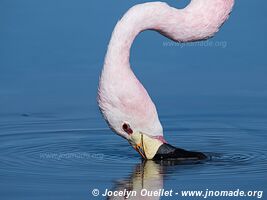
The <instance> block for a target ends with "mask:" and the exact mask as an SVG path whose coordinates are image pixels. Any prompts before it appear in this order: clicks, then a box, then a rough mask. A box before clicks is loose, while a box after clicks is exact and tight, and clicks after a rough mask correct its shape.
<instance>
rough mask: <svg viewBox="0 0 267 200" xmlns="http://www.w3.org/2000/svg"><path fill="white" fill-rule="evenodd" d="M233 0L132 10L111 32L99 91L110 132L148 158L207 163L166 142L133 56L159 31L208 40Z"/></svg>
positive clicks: (178, 38)
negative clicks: (137, 45) (140, 40)
mask: <svg viewBox="0 0 267 200" xmlns="http://www.w3.org/2000/svg"><path fill="white" fill-rule="evenodd" d="M233 5H234V0H191V2H190V4H189V5H188V6H187V7H185V8H184V9H176V8H173V7H171V6H169V5H168V4H167V3H164V2H149V3H143V4H138V5H135V6H133V7H132V8H130V9H129V10H128V11H127V12H126V13H125V14H124V16H123V17H122V18H121V20H119V21H118V23H117V24H116V26H115V29H114V31H113V33H112V36H111V39H110V42H109V45H108V49H107V53H106V56H105V61H104V66H103V69H102V72H101V76H100V79H99V86H98V97H97V101H98V105H99V108H100V111H101V113H102V115H103V117H104V119H105V120H106V122H107V123H108V125H109V127H110V128H111V129H112V130H113V131H114V132H115V133H117V134H118V135H119V136H121V137H123V138H125V139H126V140H127V141H128V142H129V143H130V145H132V147H133V148H134V149H135V150H136V151H137V152H138V153H139V154H140V155H141V156H142V158H143V159H148V160H149V159H154V160H158V159H181V160H183V159H198V160H200V159H205V158H207V156H206V155H205V154H204V153H201V152H193V151H187V150H184V149H180V148H176V147H174V146H172V145H170V144H169V143H168V142H166V141H165V139H164V137H163V128H162V125H161V123H160V120H159V117H158V114H157V109H156V106H155V104H154V103H153V101H152V100H151V98H150V96H149V94H148V92H147V91H146V89H145V88H144V86H143V85H142V84H141V83H140V81H139V80H138V79H137V77H136V76H135V74H134V72H133V71H132V69H131V66H130V62H129V56H130V48H131V45H132V43H133V41H134V39H135V38H136V36H137V35H138V34H139V33H140V32H142V31H145V30H155V31H157V32H159V33H161V34H162V35H164V36H166V37H167V38H169V39H171V40H173V41H176V42H193V41H199V40H206V39H208V38H210V37H212V36H214V34H215V33H216V32H218V30H219V28H220V27H221V25H222V24H223V23H224V22H225V21H226V20H227V19H228V17H229V15H230V13H231V11H232V7H233Z"/></svg>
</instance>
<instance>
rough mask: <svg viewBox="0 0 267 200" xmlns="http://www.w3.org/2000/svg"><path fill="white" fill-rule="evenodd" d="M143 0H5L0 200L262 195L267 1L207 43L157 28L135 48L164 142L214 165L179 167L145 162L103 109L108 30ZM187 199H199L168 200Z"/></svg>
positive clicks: (235, 17) (0, 34) (1, 10)
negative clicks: (179, 40)
mask: <svg viewBox="0 0 267 200" xmlns="http://www.w3.org/2000/svg"><path fill="white" fill-rule="evenodd" d="M140 2H145V1H129V2H127V1H122V0H116V1H94V0H92V1H90V2H89V1H85V0H82V1H78V2H74V1H69V0H64V1H63V0H58V1H33V0H25V1H19V0H13V1H9V0H2V1H1V2H0V44H1V45H0V198H1V199H4V200H9V199H27V200H28V199H64V200H65V199H106V197H101V196H99V197H98V198H97V197H93V196H92V190H93V189H95V188H97V189H99V190H100V193H103V192H104V190H105V189H109V190H112V191H116V190H123V189H127V190H129V191H130V190H137V191H138V190H140V188H147V189H154V190H156V189H162V188H164V189H166V190H170V189H173V190H175V191H177V192H180V191H181V190H203V191H206V189H208V190H237V189H240V190H244V191H254V190H255V191H263V197H262V199H266V192H267V191H266V188H267V177H266V172H267V150H266V146H267V140H266V139H267V138H266V134H267V79H266V76H267V60H266V56H265V52H266V51H265V50H266V45H267V44H266V38H265V37H266V35H267V29H266V27H267V26H266V17H267V14H266V12H265V10H266V6H267V3H266V2H261V4H259V3H258V4H255V2H249V1H239V2H237V4H236V7H235V10H234V12H233V13H232V16H231V18H230V20H229V21H228V22H227V23H226V24H225V25H224V27H223V28H222V30H221V31H220V32H219V33H218V34H217V35H216V37H215V38H213V39H211V40H210V41H211V42H212V43H209V44H207V43H206V44H207V45H208V46H205V45H204V44H203V43H201V44H198V45H195V46H190V45H189V46H185V47H181V46H164V42H168V40H167V39H165V38H163V37H162V36H160V35H159V34H157V33H154V32H145V33H142V34H141V35H140V36H139V37H138V38H137V40H136V41H135V43H134V45H133V48H132V57H131V63H132V65H133V69H134V71H135V73H136V75H137V76H138V77H139V79H140V80H141V81H142V83H144V85H145V87H146V88H147V89H148V91H149V93H150V95H151V97H152V99H153V100H154V102H155V104H156V105H157V109H158V113H159V116H160V120H161V122H162V125H163V127H164V134H165V138H166V140H167V141H169V142H170V143H171V144H173V145H175V146H178V147H181V148H185V149H189V150H198V151H203V152H205V153H206V154H207V155H209V156H210V157H211V159H209V160H207V161H204V162H199V163H173V162H153V161H149V162H143V161H142V160H141V159H140V157H139V156H138V154H137V153H136V152H135V151H134V150H133V149H132V148H131V147H130V146H129V144H128V143H127V142H126V141H125V140H123V139H122V138H120V137H118V136H117V135H115V134H114V133H113V132H111V131H110V130H109V128H108V127H107V125H106V124H105V122H104V121H103V119H102V117H101V115H100V113H99V111H98V108H97V104H96V92H97V84H98V77H99V73H100V71H101V67H102V63H103V59H104V54H105V51H106V46H107V44H108V40H109V37H110V33H111V31H112V29H113V27H114V25H115V23H116V21H117V20H118V19H119V17H120V16H121V15H122V13H124V12H125V10H127V8H129V7H130V6H132V5H134V4H136V3H140ZM167 2H168V3H170V4H171V5H173V6H175V5H177V6H179V7H183V6H184V5H185V4H186V3H187V1H181V2H180V3H177V2H176V1H167ZM103 5H105V6H103ZM248 9H250V10H248ZM248 13H250V14H248ZM252 35H257V38H256V39H257V41H255V38H254V37H251V36H252ZM203 45H204V46H203ZM258 197H259V196H258ZM180 198H181V199H182V198H184V199H191V198H185V197H180V196H175V197H173V198H170V197H162V198H161V199H180ZM232 198H233V199H257V196H255V197H247V198H245V197H232ZM111 199H112V198H111ZM115 199H116V198H115ZM117 199H118V198H117ZM134 199H138V198H134ZM139 199H140V198H139ZM153 199H158V198H153ZM192 199H203V197H201V198H192ZM210 199H228V198H219V197H213V198H211V197H210Z"/></svg>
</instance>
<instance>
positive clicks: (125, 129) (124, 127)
mask: <svg viewBox="0 0 267 200" xmlns="http://www.w3.org/2000/svg"><path fill="white" fill-rule="evenodd" d="M122 129H123V130H124V131H125V132H126V133H128V134H132V133H133V130H132V129H131V127H130V125H129V124H127V123H123V125H122Z"/></svg>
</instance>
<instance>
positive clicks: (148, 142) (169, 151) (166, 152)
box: [129, 132, 207, 160]
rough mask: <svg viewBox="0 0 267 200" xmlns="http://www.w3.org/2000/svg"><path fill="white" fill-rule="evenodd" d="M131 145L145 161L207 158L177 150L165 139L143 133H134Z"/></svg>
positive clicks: (199, 154) (131, 137)
mask: <svg viewBox="0 0 267 200" xmlns="http://www.w3.org/2000/svg"><path fill="white" fill-rule="evenodd" d="M129 142H130V144H131V145H132V146H133V148H134V149H135V150H136V151H137V152H138V153H139V154H140V155H141V156H142V158H143V159H145V160H151V159H152V160H163V159H175V160H204V159H207V156H206V155H205V154H203V153H201V152H195V151H187V150H184V149H181V148H176V147H174V146H172V145H170V144H168V143H166V142H165V141H164V140H163V139H162V140H160V139H158V138H153V137H150V136H148V135H146V134H143V133H141V132H134V133H133V134H131V135H130V139H129Z"/></svg>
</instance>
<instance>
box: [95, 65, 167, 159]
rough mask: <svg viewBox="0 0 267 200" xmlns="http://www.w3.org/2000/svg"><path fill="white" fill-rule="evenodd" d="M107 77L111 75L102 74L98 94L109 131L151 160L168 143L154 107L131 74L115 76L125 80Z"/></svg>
mask: <svg viewBox="0 0 267 200" xmlns="http://www.w3.org/2000/svg"><path fill="white" fill-rule="evenodd" d="M124 73H125V74H124ZM106 74H109V73H106V72H105V71H104V72H102V75H101V78H100V84H99V90H98V104H99V107H100V111H101V113H102V115H103V117H104V118H105V120H106V121H107V123H108V125H109V127H110V128H111V129H112V130H113V131H114V132H115V133H117V134H118V135H119V136H121V137H123V138H125V139H126V140H128V142H129V143H130V144H131V145H132V146H133V147H134V149H135V150H137V151H138V152H139V153H140V155H141V156H142V157H144V158H145V157H146V158H152V157H153V156H154V155H153V154H155V153H156V151H157V150H158V147H159V146H160V145H161V144H163V143H164V142H165V141H164V139H163V129H162V126H161V123H160V121H159V118H158V114H157V110H156V107H155V105H154V103H153V102H152V100H151V98H150V97H149V95H148V93H147V91H146V90H145V88H144V87H143V85H142V84H141V83H140V82H139V81H138V80H137V78H136V77H135V76H134V74H133V73H131V71H130V70H129V71H127V72H125V71H123V70H120V73H114V74H116V75H118V74H119V75H121V76H122V77H120V78H119V79H118V78H117V79H114V76H113V77H111V76H106ZM123 77H124V78H123ZM110 78H113V79H110ZM117 80H120V81H117Z"/></svg>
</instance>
